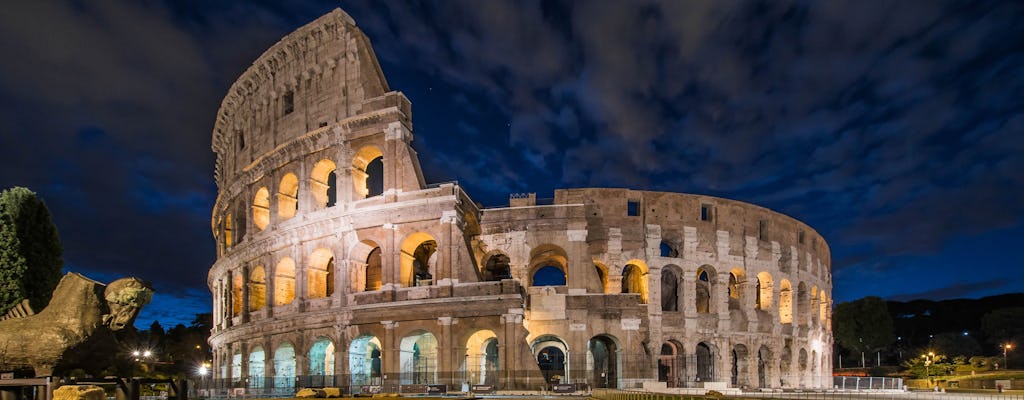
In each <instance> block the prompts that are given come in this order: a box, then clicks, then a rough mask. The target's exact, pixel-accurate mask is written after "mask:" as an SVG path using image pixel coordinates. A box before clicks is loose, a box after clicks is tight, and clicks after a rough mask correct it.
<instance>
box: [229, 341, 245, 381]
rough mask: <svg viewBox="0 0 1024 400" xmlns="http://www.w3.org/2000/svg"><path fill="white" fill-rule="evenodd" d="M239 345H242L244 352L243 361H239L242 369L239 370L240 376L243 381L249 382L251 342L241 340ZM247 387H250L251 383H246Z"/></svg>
mask: <svg viewBox="0 0 1024 400" xmlns="http://www.w3.org/2000/svg"><path fill="white" fill-rule="evenodd" d="M239 345H240V346H239V347H241V349H239V350H241V352H242V357H241V358H242V361H241V362H240V363H238V367H239V368H241V369H242V370H241V371H239V372H240V374H239V375H238V376H240V377H241V380H242V382H249V344H248V343H246V342H241V343H240V344H239ZM232 357H233V356H232ZM245 387H246V388H248V387H249V385H245Z"/></svg>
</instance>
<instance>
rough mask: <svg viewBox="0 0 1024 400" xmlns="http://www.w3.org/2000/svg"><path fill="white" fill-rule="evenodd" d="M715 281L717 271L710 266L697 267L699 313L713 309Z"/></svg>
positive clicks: (706, 312)
mask: <svg viewBox="0 0 1024 400" xmlns="http://www.w3.org/2000/svg"><path fill="white" fill-rule="evenodd" d="M714 283H715V271H714V269H712V268H711V267H710V266H707V265H705V266H703V267H700V268H698V269H697V285H696V286H697V287H696V299H695V301H696V306H697V313H698V314H708V313H710V312H711V311H712V309H711V289H712V285H713V284H714Z"/></svg>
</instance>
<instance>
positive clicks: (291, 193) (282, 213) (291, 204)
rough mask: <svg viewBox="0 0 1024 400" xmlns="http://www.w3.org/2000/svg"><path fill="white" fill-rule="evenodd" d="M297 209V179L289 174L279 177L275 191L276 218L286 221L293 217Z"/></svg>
mask: <svg viewBox="0 0 1024 400" xmlns="http://www.w3.org/2000/svg"><path fill="white" fill-rule="evenodd" d="M298 209H299V178H298V177H296V176H295V174H293V173H291V172H289V173H287V174H284V176H283V177H281V185H280V186H279V187H278V190H277V216H278V217H281V220H286V219H289V218H291V217H294V216H295V212H296V211H298Z"/></svg>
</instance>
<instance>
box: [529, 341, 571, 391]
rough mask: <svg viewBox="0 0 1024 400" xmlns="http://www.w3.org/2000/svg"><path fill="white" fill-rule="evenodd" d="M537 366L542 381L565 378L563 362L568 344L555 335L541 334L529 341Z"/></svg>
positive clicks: (549, 381)
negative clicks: (542, 378) (542, 376)
mask: <svg viewBox="0 0 1024 400" xmlns="http://www.w3.org/2000/svg"><path fill="white" fill-rule="evenodd" d="M530 348H531V350H532V351H533V356H534V358H535V359H536V360H537V368H539V369H540V372H541V374H542V375H544V382H546V383H549V384H550V383H559V382H563V381H564V380H565V379H566V376H565V372H566V369H565V362H566V359H567V357H566V355H567V354H568V353H569V346H568V345H566V343H565V341H564V340H562V338H560V337H558V336H555V335H541V336H538V337H537V338H536V339H534V340H533V341H531V342H530Z"/></svg>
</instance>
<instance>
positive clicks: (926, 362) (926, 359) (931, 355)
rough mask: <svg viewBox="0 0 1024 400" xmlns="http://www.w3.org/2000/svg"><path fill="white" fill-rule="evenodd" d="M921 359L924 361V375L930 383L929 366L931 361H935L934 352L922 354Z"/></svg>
mask: <svg viewBox="0 0 1024 400" xmlns="http://www.w3.org/2000/svg"><path fill="white" fill-rule="evenodd" d="M921 358H923V359H924V375H925V376H926V377H927V378H928V381H929V382H931V380H932V373H931V369H929V366H930V365H931V364H932V361H933V360H935V352H931V351H929V352H928V354H922V355H921Z"/></svg>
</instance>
